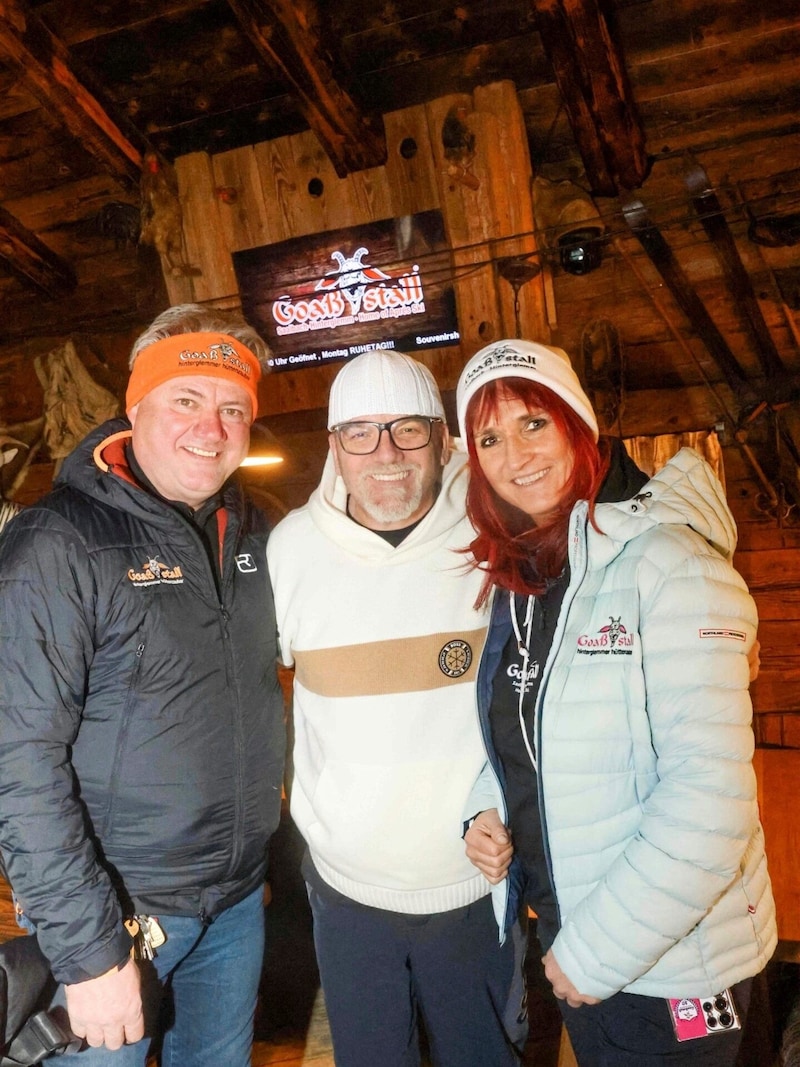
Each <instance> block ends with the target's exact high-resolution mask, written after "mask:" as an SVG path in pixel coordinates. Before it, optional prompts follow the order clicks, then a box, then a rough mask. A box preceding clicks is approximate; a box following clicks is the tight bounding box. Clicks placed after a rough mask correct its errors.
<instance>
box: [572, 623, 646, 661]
mask: <svg viewBox="0 0 800 1067" xmlns="http://www.w3.org/2000/svg"><path fill="white" fill-rule="evenodd" d="M608 618H609V623H608V626H601V627H600V629H599V630H598V631H597V632H596V633H594V634H581V635H580V637H579V638H578V649H577V651H578V652H579V653H582V654H583V655H584V656H630V655H632V654H633V634H629V633H628V630H627V627H625V626H624V625H623V623H622V616H621V615H620V616H618V617H617V618H616V619H615V618H614V616H613V615H609V617H608Z"/></svg>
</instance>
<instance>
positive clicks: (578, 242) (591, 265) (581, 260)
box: [558, 226, 603, 274]
mask: <svg viewBox="0 0 800 1067" xmlns="http://www.w3.org/2000/svg"><path fill="white" fill-rule="evenodd" d="M602 238H603V229H602V227H600V226H582V227H580V229H575V230H570V231H569V232H568V233H564V234H562V235H561V236H560V237H559V239H558V258H559V262H560V263H561V266H562V267H563V269H564V270H565V271H566V272H567V274H590V273H591V272H592V271H593V270H597V268H598V267H599V266H600V264H601V262H602V260H603V249H602Z"/></svg>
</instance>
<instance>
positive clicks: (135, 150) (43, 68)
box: [0, 0, 149, 186]
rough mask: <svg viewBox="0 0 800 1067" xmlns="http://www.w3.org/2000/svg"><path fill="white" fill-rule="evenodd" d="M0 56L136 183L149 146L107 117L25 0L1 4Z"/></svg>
mask: <svg viewBox="0 0 800 1067" xmlns="http://www.w3.org/2000/svg"><path fill="white" fill-rule="evenodd" d="M0 58H2V60H3V62H4V63H6V64H7V65H8V66H9V67H10V68H11V69H12V70H14V71H16V73H17V75H18V77H19V78H20V80H21V81H22V82H23V84H24V85H25V86H26V87H27V88H28V90H29V91H30V92H31V93H32V94H33V95H34V96H36V98H37V99H38V100H39V101H40V103H41V104H42V106H43V107H44V108H46V109H47V110H49V111H52V112H54V113H55V114H56V115H57V116H58V117H59V119H60V120H61V121H62V122H63V124H64V126H66V128H67V129H68V130H69V132H70V133H71V134H72V136H73V137H75V138H77V140H78V141H80V143H81V144H82V145H83V147H84V148H85V149H86V151H87V152H89V153H91V155H92V156H94V158H95V159H97V160H98V162H99V163H100V164H101V165H102V166H103V167H104V168H105V169H107V170H109V171H110V172H111V174H112V175H114V177H116V178H117V179H119V180H120V181H122V182H123V183H125V184H126V185H134V186H138V183H139V177H140V174H141V165H142V155H143V153H144V151H145V150H146V149H147V148H148V147H149V146H148V145H146V144H142V145H141V146H140V147H137V146H136V145H134V144H133V143H132V141H131V139H130V137H129V135H128V134H127V133H125V132H123V122H122V120H121V119H118V118H114V117H112V116H111V114H110V113H109V111H108V110H107V108H106V107H105V106H104V105H102V104H101V103H100V101H99V100H98V99H97V97H96V96H95V95H94V93H93V92H91V91H90V90H89V89H88V88H87V86H86V85H85V84H84V81H85V79H84V80H82V78H81V77H80V76H79V75H78V74H77V73H76V72H75V70H74V69H73V64H72V63H71V61H70V57H69V52H68V51H67V49H66V47H65V46H64V44H63V43H62V42H61V41H60V40H59V39H58V38H57V37H55V36H54V35H53V34H52V33H51V32H50V30H49V29H48V28H47V26H45V24H44V23H43V22H42V21H41V19H39V18H38V16H37V15H36V14H35V13H34V12H33V11H31V10H29V9H28V7H27V6H26V5H25V3H24V0H3V3H2V4H0ZM138 139H139V140H143V139H141V138H138Z"/></svg>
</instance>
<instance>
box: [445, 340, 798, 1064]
mask: <svg viewBox="0 0 800 1067" xmlns="http://www.w3.org/2000/svg"><path fill="white" fill-rule="evenodd" d="M457 407H458V420H459V426H460V430H461V436H462V438H463V439H464V440H465V442H466V445H467V448H468V451H469V458H470V470H471V484H470V489H469V493H468V498H467V508H468V512H469V515H470V518H471V520H472V523H473V525H474V527H475V530H476V537H475V539H474V541H473V542H472V544H471V546H470V550H471V553H472V556H473V558H474V565H475V566H476V567H479V568H480V569H481V570H482V571H483V572H484V574H485V581H484V584H483V587H482V591H481V594H480V599H481V600H483V601H485V600H486V599H488V598H489V597H490V596H491V597H493V604H492V622H491V625H490V630H489V636H488V639H487V643H486V648H485V650H484V654H483V658H482V662H481V667H480V673H479V677H478V702H479V712H480V717H481V724H482V728H483V734H484V740H485V743H486V747H487V752H488V757H489V758H488V761H487V767H486V770H485V772H484V775H483V776H482V779H481V781H480V782H479V783H478V786H477V787H476V791H475V797H474V805H473V806H472V807H471V808H470V810H471V811H472V812H475V811H478V812H480V814H479V815H478V816H476V817H475V818H474V819H473V820H472V824H471V826H470V829H469V830H468V832H467V835H466V841H467V853H468V855H469V856H470V858H471V859H472V861H473V862H474V863H475V864H476V866H478V868H479V869H480V870H481V871H483V873H484V874H485V875H486V877H487V878H488V879H489V881H490V882H492V884H493V885H494V886H495V894H496V912H497V914H498V918H499V921H500V923H501V929H502V928H503V927H504V925H505V923H506V922H510V921H512V920H513V918H514V917H515V915H516V914H517V911H518V909H519V907H520V905H523V904H527V905H528V906H529V907H530V908H532V909H533V910H534V911H535V913H536V914H537V916H538V924H537V932H538V935H539V940H540V943H541V945H542V948H543V951H544V952H545V955H544V960H543V962H544V966H545V974H546V976H547V978H548V979H549V981H550V982H551V984H552V986H553V990H554V993H555V996H556V997H557V998H558V1001H559V1006H560V1007H561V1010H562V1014H563V1017H564V1021H565V1024H566V1026H567V1029H568V1032H569V1034H570V1038H571V1040H572V1045H573V1048H574V1051H575V1054H576V1057H577V1060H578V1063H579V1064H580V1067H656V1065H657V1064H658V1065H663V1064H664V1063H666V1062H669V1063H675V1064H681V1065H682V1067H686V1065H700V1064H703V1065H704V1067H711V1065H713V1067H723V1065H726V1067H727V1065H730V1064H732V1063H733V1062H734V1061H735V1059H736V1054H737V1050H738V1047H739V1043H740V1039H741V1029H740V1026H741V1024H742V1023H743V1022H744V1019H745V1017H746V1013H747V1008H748V1005H749V1000H750V989H751V985H752V979H753V976H754V975H756V974H758V973H759V972H760V971H761V970H762V969H763V967H764V966H765V964H766V962H767V960H768V959H769V957H770V956H771V954H772V952H773V950H774V948H775V944H776V941H777V933H776V925H775V912H774V903H773V900H772V894H771V889H770V884H769V877H768V875H767V870H766V859H765V855H764V843H763V834H762V831H761V826H760V824H759V819H758V809H757V803H756V788H755V778H754V774H753V769H752V752H753V735H752V730H751V716H752V708H751V704H750V698H749V693H748V684H749V667H748V652H749V651H750V650H752V649H753V648H754V647H756V645H755V642H756V625H757V618H756V611H755V606H754V604H753V601H752V599H751V597H750V595H749V593H748V591H747V588H746V586H745V584H744V582H743V580H742V579H741V578H740V576H739V575H738V574H737V573H736V571H735V570H734V569H733V567H732V566H731V563H730V557H731V555H732V553H733V549H734V547H735V543H736V532H735V525H734V522H733V518H732V516H731V514H730V511H729V509H728V506H727V503H726V501H725V497H724V491H723V489H722V486H721V485H720V483H719V481H718V480H717V479H716V477H715V475H714V474H713V472H712V471H711V469H710V468H709V467H708V465H707V464H706V463H705V461H704V460H703V459H701V457H700V456H699V455H697V453H695V452H693V451H692V450H691V449H684V450H682V451H681V452H679V453H678V455H677V456H675V457H674V458H673V459H672V460H671V461H670V462H669V463H668V464H667V465H666V466H665V467H664V468H663V469H662V470H661V471H660V472H659V473H658V474H656V475H655V477H653V478H652V479H651V480H650V481H647V479H646V477H645V476H644V475H643V474H642V473H641V471H639V470H638V468H636V467H635V466H634V465H633V464H632V463H631V461H630V460H628V458H627V456H626V454H625V452H624V449H623V448H622V445H621V442H619V441H614V442H610V441H608V440H603V439H600V437H599V433H598V426H597V420H596V418H595V414H594V411H593V410H592V406H591V403H590V402H589V399H588V398H587V396H586V394H585V393H584V391H583V389H582V387H581V384H580V382H579V380H578V377H577V375H576V374H575V372H574V371H573V369H572V367H571V365H570V362H569V359H568V357H567V355H566V353H564V352H562V351H561V350H560V349H554V348H550V347H548V346H545V345H540V344H535V343H532V342H527V341H517V340H508V341H499V342H495V343H494V344H491V345H489V346H488V347H486V348H484V349H482V350H481V351H480V352H478V353H477V354H476V355H475V356H474V357H473V358H472V359H471V360H470V361H469V363H468V364H467V366H466V367H465V368H464V371H463V372H462V375H461V378H460V381H459V384H458V390H457ZM645 483H646V484H645ZM689 1038H692V1040H688V1039H689ZM700 1038H702V1040H699V1039H700Z"/></svg>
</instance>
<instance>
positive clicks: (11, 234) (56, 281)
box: [0, 207, 78, 296]
mask: <svg viewBox="0 0 800 1067" xmlns="http://www.w3.org/2000/svg"><path fill="white" fill-rule="evenodd" d="M0 263H4V264H5V265H6V267H7V268H8V270H9V271H11V273H12V274H14V275H15V276H16V277H17V278H19V279H20V281H22V282H25V283H32V284H33V285H35V286H36V287H37V288H38V289H40V290H41V291H42V292H43V293H45V294H46V295H47V296H63V295H64V294H65V293H69V292H71V291H72V290H73V289H74V288H75V287H76V286H77V284H78V281H77V278H76V277H75V273H74V271H73V270H72V267H71V266H70V265H69V264H68V263H67V262H65V261H64V260H63V259H61V257H60V256H58V255H56V253H55V252H53V251H51V249H49V248H48V247H47V245H45V244H43V243H42V241H40V240H39V238H38V237H37V236H36V234H34V233H31V232H30V230H26V229H25V227H24V226H23V225H22V224H21V223H20V222H19V221H18V220H17V219H16V218H14V216H13V215H11V214H9V212H8V211H6V210H5V208H2V207H0Z"/></svg>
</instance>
